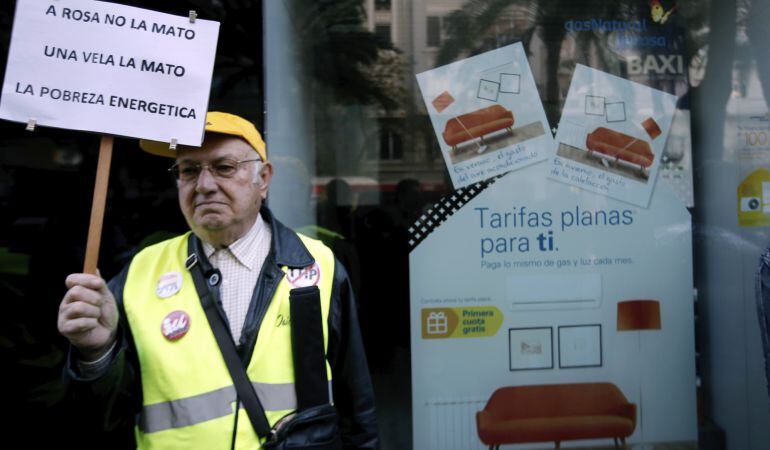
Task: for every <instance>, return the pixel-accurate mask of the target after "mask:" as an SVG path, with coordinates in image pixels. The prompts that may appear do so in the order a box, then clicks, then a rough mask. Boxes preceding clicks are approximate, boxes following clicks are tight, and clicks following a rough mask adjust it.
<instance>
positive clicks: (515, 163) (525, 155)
mask: <svg viewBox="0 0 770 450" xmlns="http://www.w3.org/2000/svg"><path fill="white" fill-rule="evenodd" d="M417 82H418V84H419V86H420V90H421V92H422V97H423V100H424V101H425V106H426V108H427V109H428V114H429V116H430V120H431V123H432V125H433V129H434V130H435V132H436V138H437V139H438V142H439V145H440V147H441V153H442V155H443V157H444V161H445V162H446V165H447V169H448V170H449V175H450V176H451V178H452V184H453V185H454V188H455V189H457V188H460V187H464V186H468V185H470V184H473V183H477V182H479V181H483V180H486V179H488V178H491V177H493V176H495V175H500V174H503V173H506V172H508V171H511V170H517V169H520V168H522V167H526V166H529V165H531V164H534V163H536V162H539V161H543V160H544V159H546V157H547V151H548V149H550V148H551V143H552V135H551V132H550V127H549V126H548V120H547V119H546V117H545V111H544V110H543V105H542V103H541V102H540V97H539V94H538V91H537V88H536V86H535V82H534V79H533V78H532V72H531V71H530V67H529V63H528V61H527V57H526V54H525V53H524V49H523V47H522V45H521V43H516V44H512V45H508V46H505V47H502V48H499V49H496V50H492V51H489V52H486V53H482V54H480V55H476V56H473V57H471V58H468V59H464V60H462V61H458V62H455V63H452V64H448V65H446V66H442V67H438V68H436V69H432V70H429V71H426V72H423V73H420V74H417Z"/></svg>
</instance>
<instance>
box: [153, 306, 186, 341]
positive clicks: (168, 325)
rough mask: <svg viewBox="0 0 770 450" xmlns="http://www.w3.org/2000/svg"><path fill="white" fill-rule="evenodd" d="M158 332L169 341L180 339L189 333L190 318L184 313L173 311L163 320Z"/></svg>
mask: <svg viewBox="0 0 770 450" xmlns="http://www.w3.org/2000/svg"><path fill="white" fill-rule="evenodd" d="M160 331H161V332H162V333H163V337H165V338H166V339H168V340H169V341H177V340H179V339H182V338H183V337H184V335H185V334H187V332H188V331H190V316H189V315H188V314H187V313H186V312H184V311H174V312H172V313H171V314H169V315H167V316H166V318H165V319H163V322H162V323H161V325H160Z"/></svg>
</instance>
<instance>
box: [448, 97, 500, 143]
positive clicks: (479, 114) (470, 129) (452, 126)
mask: <svg viewBox="0 0 770 450" xmlns="http://www.w3.org/2000/svg"><path fill="white" fill-rule="evenodd" d="M512 127H513V113H512V112H511V111H509V110H507V109H505V108H503V107H502V106H500V105H492V106H489V107H486V108H482V109H477V110H476V111H473V112H469V113H466V114H462V115H459V116H457V117H453V118H451V119H449V121H448V122H447V123H446V126H445V127H444V132H443V133H442V136H443V137H444V142H446V143H447V145H450V146H452V150H453V151H454V150H455V149H456V148H457V146H458V145H459V144H462V143H463V142H466V141H470V140H471V139H475V138H481V142H482V143H483V142H484V136H485V135H488V134H490V133H494V132H496V131H500V130H504V129H506V128H507V129H508V130H509V131H513V128H512Z"/></svg>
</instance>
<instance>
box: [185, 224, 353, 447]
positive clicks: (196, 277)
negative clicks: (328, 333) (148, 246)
mask: <svg viewBox="0 0 770 450" xmlns="http://www.w3.org/2000/svg"><path fill="white" fill-rule="evenodd" d="M198 254H200V255H203V249H202V246H201V244H200V240H198V239H197V238H196V237H195V236H194V235H193V234H190V238H189V239H188V258H187V261H186V263H185V265H186V267H187V270H189V271H190V273H191V275H192V278H193V281H194V282H195V289H196V291H197V292H198V296H199V297H200V300H201V304H202V305H203V310H204V311H205V313H206V318H207V319H208V321H209V325H210V326H211V330H212V331H213V333H214V337H215V338H216V340H217V344H219V349H220V351H221V352H222V356H223V358H224V360H225V364H226V365H227V369H228V371H229V372H230V376H231V377H232V379H233V384H234V385H235V390H236V392H237V393H238V397H239V398H240V400H241V401H242V402H243V407H244V408H245V409H246V412H247V414H248V416H249V421H250V422H251V425H252V427H254V431H255V432H256V433H257V435H258V436H259V437H261V438H265V439H266V441H265V442H264V444H262V447H263V448H264V449H269V450H289V449H313V450H340V449H342V441H341V439H340V435H339V425H338V422H339V419H338V416H337V410H336V409H335V408H334V406H332V405H331V404H330V402H329V395H330V393H329V380H328V377H327V375H326V357H325V352H324V335H323V323H322V320H323V319H322V317H323V316H322V314H321V295H320V291H319V290H318V287H317V286H311V287H304V288H297V289H292V290H291V292H290V293H289V309H290V314H291V345H292V351H293V354H294V358H293V359H294V386H295V391H296V394H297V411H296V413H293V414H289V415H288V416H286V417H284V418H283V419H281V420H279V421H278V423H276V425H275V427H274V428H270V424H269V422H268V420H267V416H265V411H264V409H263V408H262V403H261V402H260V401H259V397H257V393H256V391H255V390H254V386H253V385H252V384H251V381H250V380H249V377H248V375H247V374H246V369H245V368H244V367H243V362H242V361H241V358H240V357H239V356H238V352H237V351H236V349H235V343H234V342H233V339H232V337H231V335H230V331H229V330H228V329H227V327H226V326H225V323H224V322H223V321H222V317H221V316H220V315H219V313H218V312H217V310H216V296H217V295H218V291H217V290H216V289H211V288H212V287H214V286H216V285H218V284H219V278H220V275H219V272H218V271H216V270H215V269H214V268H213V267H211V265H210V264H209V262H208V261H207V260H206V258H205V257H203V258H198V256H197V255H198Z"/></svg>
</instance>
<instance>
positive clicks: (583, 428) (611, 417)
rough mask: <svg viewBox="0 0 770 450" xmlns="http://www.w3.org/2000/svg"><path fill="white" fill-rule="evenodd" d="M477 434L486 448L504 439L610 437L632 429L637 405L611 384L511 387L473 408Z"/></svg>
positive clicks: (620, 437) (511, 441)
mask: <svg viewBox="0 0 770 450" xmlns="http://www.w3.org/2000/svg"><path fill="white" fill-rule="evenodd" d="M476 426H477V427H478V434H479V439H481V442H483V443H484V444H485V445H488V446H489V448H490V450H493V449H499V448H500V445H502V444H521V443H532V442H550V441H553V442H555V444H556V448H557V449H558V448H559V447H560V445H561V442H562V441H567V440H575V439H599V438H613V439H614V440H615V446H616V447H617V446H618V440H620V441H621V443H622V444H623V445H625V440H626V438H627V437H628V436H630V435H631V434H632V433H633V432H634V429H635V428H636V405H635V404H633V403H629V402H628V400H626V397H625V396H624V395H623V393H622V392H620V389H618V387H617V386H615V385H614V384H612V383H573V384H548V385H534V386H510V387H503V388H500V389H498V390H496V391H495V392H494V393H493V394H492V396H491V397H490V398H489V401H488V402H487V405H486V406H485V407H484V410H483V411H479V412H478V413H476Z"/></svg>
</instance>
